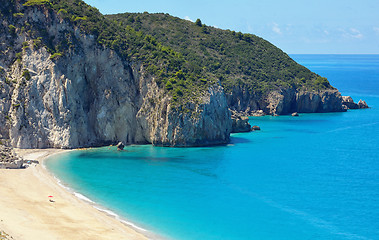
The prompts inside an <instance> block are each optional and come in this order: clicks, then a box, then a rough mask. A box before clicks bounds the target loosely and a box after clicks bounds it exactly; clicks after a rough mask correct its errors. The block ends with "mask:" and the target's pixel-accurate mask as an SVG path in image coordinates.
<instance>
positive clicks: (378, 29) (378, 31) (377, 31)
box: [372, 27, 379, 35]
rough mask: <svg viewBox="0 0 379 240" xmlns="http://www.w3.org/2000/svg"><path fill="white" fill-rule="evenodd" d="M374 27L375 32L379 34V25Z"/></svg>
mask: <svg viewBox="0 0 379 240" xmlns="http://www.w3.org/2000/svg"><path fill="white" fill-rule="evenodd" d="M372 29H373V30H374V32H375V33H376V34H378V35H379V27H373V28H372Z"/></svg>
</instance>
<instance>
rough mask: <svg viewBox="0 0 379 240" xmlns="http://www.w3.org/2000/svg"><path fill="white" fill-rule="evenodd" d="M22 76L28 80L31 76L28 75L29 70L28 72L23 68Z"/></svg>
mask: <svg viewBox="0 0 379 240" xmlns="http://www.w3.org/2000/svg"><path fill="white" fill-rule="evenodd" d="M22 76H23V77H24V78H25V79H26V80H27V81H29V80H30V78H31V76H30V72H29V71H28V70H27V69H25V70H24V72H23V73H22Z"/></svg>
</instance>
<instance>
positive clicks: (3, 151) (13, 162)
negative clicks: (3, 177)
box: [0, 145, 24, 169]
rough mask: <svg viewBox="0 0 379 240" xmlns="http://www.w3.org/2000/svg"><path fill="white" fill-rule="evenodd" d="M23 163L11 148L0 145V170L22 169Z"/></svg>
mask: <svg viewBox="0 0 379 240" xmlns="http://www.w3.org/2000/svg"><path fill="white" fill-rule="evenodd" d="M23 163H24V160H23V158H21V157H19V156H17V154H16V153H15V152H14V150H13V149H12V148H10V147H6V146H3V145H0V169H2V168H3V169H4V168H5V169H17V168H22V167H23Z"/></svg>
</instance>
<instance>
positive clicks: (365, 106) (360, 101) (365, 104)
mask: <svg viewBox="0 0 379 240" xmlns="http://www.w3.org/2000/svg"><path fill="white" fill-rule="evenodd" d="M358 107H359V108H369V107H368V105H367V103H366V101H363V100H362V99H360V100H359V102H358Z"/></svg>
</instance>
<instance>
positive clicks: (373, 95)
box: [46, 55, 379, 240]
mask: <svg viewBox="0 0 379 240" xmlns="http://www.w3.org/2000/svg"><path fill="white" fill-rule="evenodd" d="M290 56H291V57H292V58H293V59H294V60H296V61H297V62H298V63H300V64H302V65H305V66H306V67H308V68H309V69H310V70H312V71H314V72H316V73H317V74H319V75H321V76H323V77H327V78H328V80H329V81H330V83H331V84H332V85H333V86H335V87H336V88H338V89H339V90H340V92H341V93H342V95H349V96H351V97H352V98H353V99H354V100H355V101H356V102H358V101H359V100H360V99H362V100H365V101H366V102H367V104H368V105H369V106H370V108H369V109H360V110H348V111H347V112H343V113H323V114H300V116H299V117H292V116H278V117H273V116H264V117H250V123H251V124H252V125H258V126H260V128H261V131H255V132H250V133H239V134H232V135H231V142H230V144H228V145H225V146H215V147H196V148H168V147H153V146H150V145H132V146H127V147H126V148H125V150H124V151H117V150H116V148H115V147H102V148H95V149H88V150H78V151H72V152H70V153H67V154H62V155H57V156H55V157H52V158H50V159H49V160H48V161H47V162H46V167H47V168H48V170H50V171H51V172H52V173H53V174H54V175H55V176H56V177H57V178H58V179H59V181H60V182H61V184H62V185H63V186H65V187H67V188H69V189H70V190H71V191H72V192H73V193H74V194H75V195H76V196H78V197H80V198H81V199H83V201H88V202H90V203H91V204H93V206H94V207H96V208H98V209H101V210H103V211H106V212H107V213H108V214H111V215H114V216H115V217H117V218H119V219H120V220H122V221H124V222H125V223H126V224H129V225H132V226H134V227H136V228H137V229H138V231H140V232H142V233H144V234H147V235H148V236H150V237H151V238H153V239H178V240H190V239H191V240H192V239H195V240H197V239H201V240H202V239H206V240H212V239H215V240H216V239H217V240H219V239H230V240H234V239H235V240H241V239H242V240H243V239H249V240H250V239H251V240H255V239H256V240H268V239H272V240H274V239H275V240H276V239H292V240H296V239H301V240H307V239H337V240H338V239H379V55H290Z"/></svg>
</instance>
